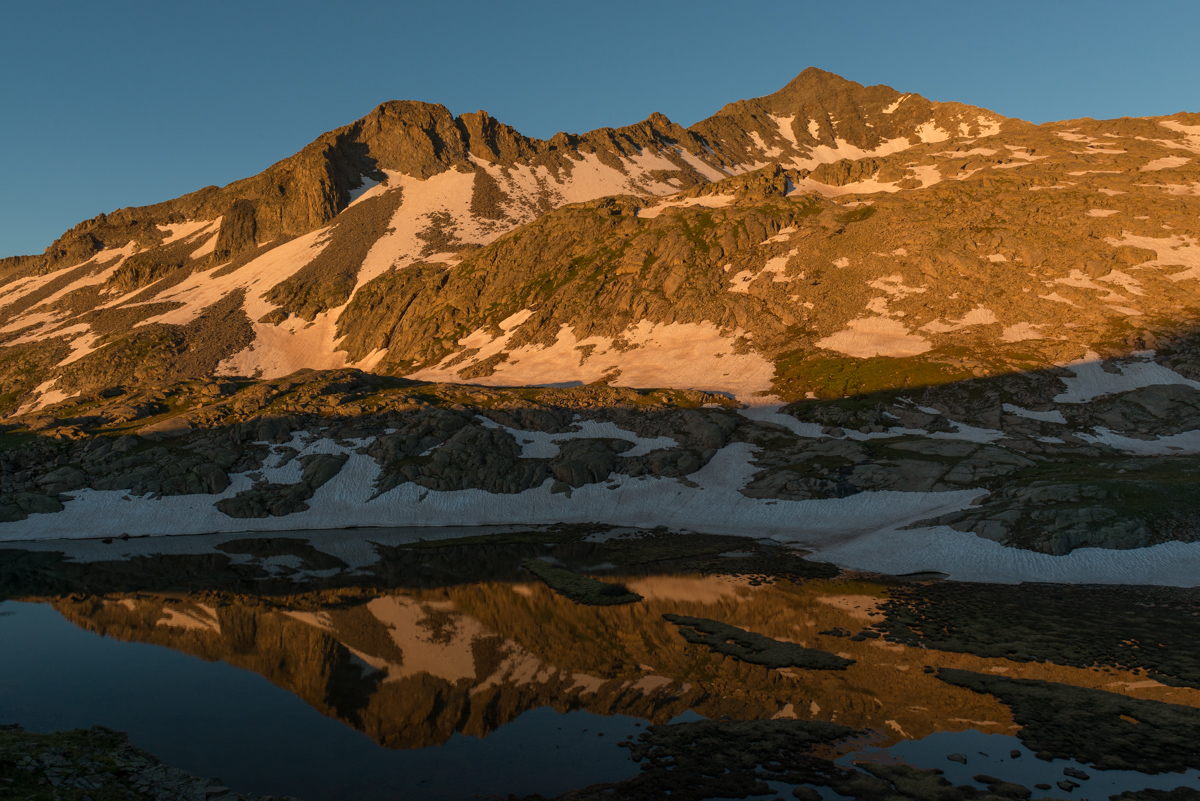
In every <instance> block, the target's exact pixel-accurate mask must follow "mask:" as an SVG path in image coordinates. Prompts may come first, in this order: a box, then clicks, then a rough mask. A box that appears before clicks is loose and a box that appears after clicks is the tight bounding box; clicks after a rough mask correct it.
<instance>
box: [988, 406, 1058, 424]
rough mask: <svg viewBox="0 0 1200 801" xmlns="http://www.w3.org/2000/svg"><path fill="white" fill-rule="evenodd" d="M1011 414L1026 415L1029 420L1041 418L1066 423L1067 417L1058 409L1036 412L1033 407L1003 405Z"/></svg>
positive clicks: (1046, 420)
mask: <svg viewBox="0 0 1200 801" xmlns="http://www.w3.org/2000/svg"><path fill="white" fill-rule="evenodd" d="M1002 408H1003V409H1004V411H1006V412H1008V413H1009V414H1015V415H1016V416H1017V417H1024V418H1026V419H1027V420H1040V421H1042V422H1043V423H1061V424H1064V425H1065V424H1066V422H1067V418H1065V417H1063V413H1062V412H1060V411H1059V410H1058V409H1053V410H1051V411H1049V412H1035V411H1033V410H1032V409H1026V408H1024V407H1022V406H1014V405H1013V404H1011V403H1006V404H1004V405H1003V407H1002Z"/></svg>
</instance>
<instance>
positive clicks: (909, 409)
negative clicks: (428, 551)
mask: <svg viewBox="0 0 1200 801" xmlns="http://www.w3.org/2000/svg"><path fill="white" fill-rule="evenodd" d="M1197 155H1200V115H1187V114H1181V115H1176V116H1173V117H1166V118H1125V119H1121V120H1108V121H1104V120H1101V121H1072V122H1063V123H1047V124H1043V125H1033V124H1031V123H1027V122H1023V121H1020V120H1012V119H1008V118H1003V117H1000V116H999V115H995V114H993V113H991V112H989V111H986V110H985V109H980V108H976V107H973V106H968V105H963V104H958V103H934V102H931V101H928V100H925V99H924V98H921V97H919V96H917V95H911V94H905V93H901V92H899V91H897V90H894V89H891V88H889V87H884V86H875V87H863V86H861V85H859V84H855V83H853V82H849V81H845V80H844V79H841V78H838V77H837V76H833V75H831V74H829V73H824V72H822V71H820V70H806V71H805V72H804V73H801V75H799V76H797V78H796V79H795V80H793V81H792V82H790V83H789V84H788V85H787V86H785V87H784V88H783V89H781V90H780V91H778V92H776V93H773V94H771V95H767V96H764V97H762V98H752V99H749V100H743V101H737V102H735V103H732V104H729V105H727V106H725V107H723V108H722V109H721V110H719V111H718V112H717V113H716V114H714V115H713V116H711V117H709V118H708V119H706V120H702V121H700V122H698V123H696V124H695V125H692V126H690V127H688V128H683V127H681V126H678V125H675V124H674V123H672V122H670V121H669V120H668V119H667V118H665V117H663V116H661V115H651V116H650V117H649V118H647V120H645V121H643V122H641V123H636V124H634V125H631V126H625V127H622V128H602V129H598V130H596V131H592V132H589V133H586V134H580V135H572V134H566V133H560V134H556V135H555V136H554V137H552V138H551V139H549V140H536V139H531V138H527V137H523V136H522V135H521V134H519V133H518V132H516V131H515V130H514V129H512V128H510V127H508V126H506V125H504V124H503V123H500V122H498V121H496V120H494V119H493V118H491V117H490V116H489V115H487V114H486V113H484V112H475V113H474V114H465V115H459V116H458V117H454V116H452V115H451V114H450V112H449V111H448V110H446V109H445V108H444V107H441V106H436V105H433V104H425V103H416V102H409V101H397V102H389V103H386V104H382V105H381V106H379V107H377V108H376V109H375V110H373V111H372V112H371V113H370V114H368V115H366V116H365V117H363V118H361V119H360V120H358V121H355V122H354V123H352V124H351V125H349V126H344V127H343V128H339V129H337V130H335V131H331V132H329V133H327V134H325V135H323V136H322V137H319V138H318V139H317V140H316V141H314V142H313V143H311V144H310V145H308V146H306V147H305V148H304V149H302V150H301V151H300V152H299V153H297V154H294V155H293V156H291V157H289V158H288V159H284V160H282V161H280V162H278V163H277V164H275V165H273V166H272V167H270V168H268V170H267V171H265V172H263V173H261V174H260V175H258V176H252V177H251V178H247V179H244V180H243V181H240V182H234V183H232V184H229V185H227V186H226V187H223V188H208V189H203V190H200V191H198V192H197V193H193V194H191V195H186V196H184V197H183V198H180V199H178V200H177V201H171V202H169V203H167V204H159V205H158V206H152V207H147V208H146V209H130V210H122V211H120V212H114V213H113V214H110V215H107V216H104V217H103V218H96V219H95V220H92V221H89V222H87V223H82V224H80V226H77V227H76V229H74V230H73V232H72V233H71V234H70V235H68V236H66V237H64V238H63V239H62V240H60V241H59V242H58V243H56V244H55V245H54V246H52V247H51V248H50V249H48V251H47V254H44V255H43V256H42V257H21V258H17V259H8V260H4V261H3V262H0V354H3V357H2V358H0V413H3V414H5V415H7V421H6V422H5V423H4V425H5V427H6V428H7V429H8V430H9V432H10V434H9V435H6V436H11V438H12V440H11V441H12V442H13V443H15V445H14V447H21V448H31V449H32V450H31V451H30V454H31V455H30V456H29V457H28V458H25V457H22V458H20V459H18V458H16V457H15V456H14V457H12V459H10V460H9V461H8V462H3V461H2V460H0V467H3V466H4V465H8V467H4V473H3V474H2V475H0V485H2V486H3V487H4V489H5V492H7V493H9V496H7V497H6V500H4V501H2V502H0V518H4V519H8V520H10V521H11V522H10V523H0V535H4V536H7V535H6V534H5V530H4V527H5V526H9V527H11V529H10V530H11V531H12V532H13V535H14V536H20V534H19V532H21V531H31V532H43V533H44V535H48V534H49V533H50V532H54V533H55V535H56V536H57V535H65V534H69V533H70V532H71V531H72V530H73V527H84V526H85V525H93V529H92V530H99V529H96V528H95V527H94V526H95V524H92V523H85V520H95V519H96V514H99V515H100V516H101V517H105V518H106V522H105V523H104V525H103V526H102V527H101V528H103V530H104V531H108V530H109V529H108V528H107V527H108V526H117V527H119V529H120V530H115V533H116V534H119V533H121V531H126V532H128V531H130V530H131V529H132V530H136V531H148V530H155V529H158V528H161V527H163V526H168V527H174V528H173V529H172V530H177V529H180V527H183V528H184V529H186V530H187V531H189V532H197V531H205V530H212V531H223V530H228V529H229V527H230V526H233V527H243V526H250V527H251V528H253V529H254V530H275V529H279V528H280V527H285V528H286V527H292V528H296V527H299V528H306V527H314V528H320V527H327V526H330V525H344V524H345V523H346V522H347V521H357V523H358V524H361V525H383V524H385V523H384V522H383V521H388V520H393V521H394V520H396V519H402V520H410V521H413V524H414V525H445V524H448V523H451V522H453V523H454V524H478V523H482V522H504V521H505V520H507V518H505V517H504V515H511V514H516V513H517V512H516V511H514V510H517V509H521V510H524V511H523V512H521V513H522V514H528V515H533V516H535V517H537V519H545V520H551V521H552V520H558V521H568V520H577V519H579V520H584V519H586V520H593V519H597V518H595V517H593V516H595V515H599V516H600V517H602V518H604V519H606V520H609V522H613V523H614V524H618V523H619V524H621V525H626V524H637V525H642V524H644V523H646V520H644V519H643V518H642V517H641V516H642V515H648V516H649V518H648V519H653V520H655V521H658V522H661V523H662V524H663V525H668V526H677V527H683V528H696V527H698V526H699V525H701V521H703V525H709V526H713V527H716V528H719V529H721V530H723V531H727V532H729V533H744V532H747V531H750V530H753V531H757V532H760V534H761V533H762V532H767V533H770V534H771V536H777V537H781V538H784V540H783V541H788V542H796V543H801V544H804V545H805V547H810V548H816V549H821V548H825V549H830V548H832V549H833V551H830V552H831V553H840V554H842V557H839V558H842V559H843V562H844V563H845V564H848V565H849V564H853V565H857V566H873V567H872V569H877V568H878V566H879V559H880V558H883V557H882V556H881V554H887V555H888V556H887V559H890V560H893V563H895V564H899V563H901V562H903V563H905V564H909V566H910V567H911V568H912V569H913V570H923V569H932V568H931V567H930V566H929V564H926V563H924V562H921V563H920V564H910V562H911V560H913V559H916V560H918V561H919V560H921V559H925V558H930V559H933V558H934V557H932V556H929V557H926V556H925V554H926V553H927V552H926V551H924V550H920V549H918V550H917V551H914V552H913V554H915V555H910V554H909V553H908V552H898V551H897V550H896V547H897V546H896V543H897V542H898V541H899V540H897V539H896V538H897V537H901V536H903V538H907V540H911V541H913V542H916V541H918V540H920V539H921V538H922V537H925V538H933V539H928V540H927V541H928V542H936V543H942V545H938V546H937V547H938V548H942V547H943V546H944V548H945V550H942V551H937V553H941V554H949V553H952V552H956V551H955V550H954V549H955V548H960V549H961V548H965V549H967V551H969V552H971V553H973V554H975V556H972V557H970V558H969V559H967V561H966V562H956V563H955V565H956V566H954V567H953V568H949V567H948V568H947V570H946V571H945V572H950V573H953V572H955V571H958V573H959V574H963V575H979V573H978V570H979V568H977V567H971V566H970V565H975V564H977V562H973V561H971V560H982V562H983V563H987V564H989V565H990V567H989V568H988V570H990V571H991V573H992V574H995V573H997V572H999V573H1003V574H1004V575H1010V576H1015V577H1024V578H1030V577H1042V578H1045V577H1046V576H1053V575H1059V573H1058V572H1057V571H1060V570H1065V569H1067V568H1063V567H1059V566H1056V565H1060V564H1065V563H1054V562H1045V563H1043V562H1036V561H1035V562H1027V563H1026V562H1019V561H1017V562H1008V561H1005V560H1006V559H1008V558H1009V557H1008V556H1007V555H997V554H996V553H995V552H993V551H990V550H987V548H988V547H990V546H991V545H992V544H994V543H1002V544H1004V545H1006V546H1009V548H1010V549H1028V550H1034V551H1041V552H1042V553H1043V554H1059V555H1062V554H1067V553H1073V552H1074V551H1075V550H1076V549H1080V548H1082V547H1083V546H1091V547H1098V548H1117V549H1132V550H1135V551H1137V552H1138V553H1139V554H1140V553H1141V552H1142V550H1144V549H1153V548H1155V547H1160V546H1161V545H1164V544H1174V546H1179V547H1183V546H1182V545H1181V543H1192V542H1193V541H1195V540H1197V539H1198V538H1200V527H1198V522H1197V518H1196V514H1195V512H1194V506H1193V504H1194V503H1195V502H1196V501H1195V499H1194V498H1193V497H1192V493H1191V491H1190V490H1188V489H1186V486H1184V487H1183V488H1181V485H1180V484H1179V481H1180V478H1179V477H1180V476H1184V477H1186V476H1190V475H1193V473H1194V471H1195V470H1196V469H1197V468H1196V465H1195V464H1194V461H1195V455H1196V454H1200V439H1198V437H1197V434H1198V432H1200V334H1198V333H1197V330H1198V327H1200V284H1198V283H1197V282H1198V281H1200V228H1198V226H1197V223H1196V220H1197V219H1198V218H1200V164H1198V163H1197V159H1196V156H1197ZM172 203H174V204H175V205H171V204H172ZM147 209H148V210H147ZM217 212H220V213H219V214H218V213H217ZM347 416H349V417H350V418H353V420H355V421H357V422H348V421H347V420H346V419H345V418H346V417H347ZM584 431H590V432H592V435H586V436H585V435H583V433H582V432H584ZM601 432H602V433H601ZM632 432H636V435H635V434H634V433H632ZM576 434H578V435H579V436H578V437H576V436H575V435H576ZM567 435H570V437H569V438H571V439H580V440H582V441H581V442H580V443H574V442H572V444H570V445H569V447H568V446H567V445H558V444H554V445H551V444H550V442H546V441H543V440H544V437H546V436H551V437H559V436H567ZM123 437H133V439H131V440H124V441H125V442H126V443H127V444H128V443H136V444H130V445H129V447H132V448H134V449H135V450H134V451H133V452H132V453H131V454H126V452H125V451H119V452H118V451H116V450H114V449H113V448H114V446H113V443H112V440H113V439H114V438H123ZM631 437H632V438H631ZM554 441H555V442H557V440H554ZM647 442H654V443H657V444H656V445H655V446H654V447H653V448H650V450H648V451H645V452H643V451H642V450H640V449H642V448H643V447H650V446H648V445H645V443H647ZM154 443H163V444H154ZM354 443H358V444H354ZM530 443H533V444H530ZM538 443H541V444H538ZM671 443H673V444H671ZM35 444H36V445H37V447H34V445H35ZM123 447H125V446H123ZM43 450H44V452H43ZM289 454H290V455H289ZM634 454H636V455H634ZM335 456H336V457H337V458H333V457H335ZM342 456H344V457H346V458H345V459H342V458H341V457H342ZM297 459H299V460H300V461H296V460H297ZM1160 463H1162V464H1169V465H1171V468H1170V470H1165V471H1164V470H1160V469H1159V468H1158V467H1157V465H1158V464H1160ZM289 465H290V466H289ZM301 465H302V466H303V467H302V468H301ZM1060 465H1068V467H1060ZM10 468H11V469H10ZM169 470H174V471H182V472H179V473H178V474H176V473H170V474H169V475H170V477H169V478H164V477H163V476H162V475H159V473H160V472H162V471H169ZM1131 471H1132V472H1131ZM331 476H332V478H331ZM355 476H357V478H355ZM1117 476H1120V477H1119V478H1118V477H1117ZM646 482H649V483H646ZM608 490H612V491H613V494H611V495H610V494H608ZM121 493H125V494H124V495H122V494H121ZM472 493H478V494H477V495H473V494H472ZM572 494H573V495H572ZM123 497H127V498H129V499H130V500H131V501H132V502H133V505H132V506H125V505H123V502H122V503H117V501H121V499H122V498H123ZM572 497H573V498H574V499H573V500H571V499H572ZM427 498H428V499H430V500H428V501H427V500H426V499H427ZM604 499H610V500H615V499H625V500H623V501H621V502H619V503H612V502H609V503H606V502H605V500H604ZM10 501H11V502H10ZM714 503H717V504H718V505H719V506H720V507H721V508H720V510H716V511H715V510H714V508H713V506H712V505H713V504H714ZM477 504H483V506H477ZM512 504H516V505H515V506H513V505H512ZM839 504H840V505H841V506H839ZM880 504H884V505H885V506H880ZM888 504H890V506H887V505H888ZM834 508H843V509H845V510H847V511H846V512H845V521H846V522H835V520H834V518H833V517H830V516H829V515H830V512H829V510H831V509H834ZM89 509H93V510H104V511H101V512H97V513H96V514H93V515H92V516H91V517H88V512H87V510H89ZM172 510H174V511H172ZM889 510H890V511H889ZM718 511H719V513H718ZM81 515H82V516H81ZM164 515H165V517H164ZM497 516H499V517H497ZM109 517H111V519H108V518H109ZM183 518H187V519H186V520H184V519H183ZM164 521H165V522H164ZM821 521H824V522H821ZM900 526H904V527H907V528H904V529H903V531H904V532H908V533H904V534H903V535H901V534H900V533H898V532H900V531H901V529H900V528H898V527H900ZM238 530H242V529H241V528H238ZM836 532H842V534H845V533H846V532H851V533H853V534H854V536H856V537H858V536H862V537H864V538H865V539H863V540H862V542H864V543H865V542H868V541H871V542H881V543H883V544H882V545H881V546H880V547H879V548H877V549H875V550H873V551H869V552H868V551H856V550H854V549H853V548H852V547H851V546H849V545H847V544H845V543H840V544H839V542H836V540H837V537H838V536H842V534H837V533H836ZM913 532H915V533H913ZM39 536H41V535H39ZM963 536H966V537H970V538H976V539H979V540H980V541H981V542H983V543H986V544H985V545H981V544H978V543H974V542H970V541H969V540H968V541H964V540H963V539H962V537H963ZM872 538H874V539H872ZM880 538H882V539H880ZM938 538H941V539H938ZM948 543H953V544H954V545H953V547H951V545H949V544H948ZM931 547H932V546H931ZM1188 547H1190V546H1188ZM839 549H840V550H839ZM979 549H983V550H979ZM935 550H936V549H935ZM1155 553H1159V552H1155ZM1166 553H1167V552H1166V551H1162V552H1161V554H1162V555H1163V557H1162V558H1168V557H1167V556H1165V554H1166ZM1187 553H1191V551H1187ZM830 558H833V557H832V556H831V557H830ZM937 558H942V557H937ZM947 558H948V557H947ZM1048 558H1049V557H1048ZM1088 558H1091V557H1088ZM1137 558H1141V557H1140V556H1139V557H1137ZM1147 558H1149V557H1147ZM1154 558H1155V559H1157V558H1159V557H1154ZM1169 558H1170V559H1173V560H1175V561H1174V562H1173V563H1172V565H1171V566H1170V567H1169V568H1168V567H1163V570H1162V571H1160V573H1161V575H1167V574H1169V575H1172V576H1174V575H1176V573H1177V569H1178V566H1179V565H1183V564H1190V562H1188V561H1187V560H1188V559H1191V558H1192V557H1190V556H1188V557H1186V558H1183V557H1178V558H1177V557H1175V556H1171V557H1169ZM1079 559H1080V560H1081V561H1077V562H1072V563H1071V564H1076V565H1077V567H1075V568H1070V570H1075V571H1076V572H1074V573H1070V575H1090V576H1093V577H1094V576H1107V577H1111V576H1113V575H1117V574H1118V573H1119V572H1120V570H1122V569H1125V568H1118V567H1116V566H1117V565H1121V564H1124V563H1123V562H1121V557H1119V556H1096V557H1095V559H1097V560H1100V561H1098V562H1088V561H1087V560H1086V559H1084V558H1083V557H1080V558H1079ZM1180 559H1182V561H1180ZM905 560H909V561H905ZM1106 560H1107V561H1106ZM964 564H966V565H967V567H964V566H963V565H964ZM1139 564H1141V567H1139V569H1144V568H1145V565H1148V564H1154V562H1153V561H1149V562H1144V563H1139ZM972 571H976V572H972ZM1089 571H1090V572H1089ZM1105 580H1107V579H1105ZM1172 580H1174V579H1172Z"/></svg>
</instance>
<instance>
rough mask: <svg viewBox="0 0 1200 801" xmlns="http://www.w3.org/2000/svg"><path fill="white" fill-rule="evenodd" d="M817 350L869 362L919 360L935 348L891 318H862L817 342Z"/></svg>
mask: <svg viewBox="0 0 1200 801" xmlns="http://www.w3.org/2000/svg"><path fill="white" fill-rule="evenodd" d="M816 344H817V347H818V348H825V349H826V350H832V351H837V352H838V353H842V354H845V355H846V356H853V357H855V358H859V359H868V358H870V357H872V356H896V357H905V356H916V355H918V354H921V353H925V352H926V351H928V350H930V348H931V347H932V346H931V345H930V344H929V341H928V340H926V339H924V338H923V337H921V336H918V335H916V334H912V333H910V332H909V330H908V329H907V328H905V327H904V324H903V323H901V322H900V321H899V320H893V319H891V318H888V317H863V318H859V319H857V320H851V321H850V322H849V323H847V324H846V329H845V330H843V331H839V332H837V333H836V334H833V335H831V336H828V337H825V338H824V339H820V340H817V343H816Z"/></svg>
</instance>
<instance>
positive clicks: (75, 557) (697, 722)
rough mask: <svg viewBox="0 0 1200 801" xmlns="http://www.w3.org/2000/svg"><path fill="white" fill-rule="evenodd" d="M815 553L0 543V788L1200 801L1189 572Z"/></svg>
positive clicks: (566, 535)
mask: <svg viewBox="0 0 1200 801" xmlns="http://www.w3.org/2000/svg"><path fill="white" fill-rule="evenodd" d="M805 556H806V555H805V554H804V553H802V552H794V551H790V550H787V549H784V548H781V547H780V546H779V545H777V544H775V543H772V542H771V541H769V540H762V541H755V540H753V539H747V538H742V537H727V536H718V535H705V534H696V533H688V534H681V533H676V532H671V531H667V530H664V529H657V530H653V531H642V530H633V529H610V528H607V527H601V526H570V527H567V526H564V527H538V528H522V527H519V526H512V527H505V528H471V529H436V530H435V529H358V530H343V531H324V532H292V533H283V534H272V535H269V536H262V535H254V536H250V535H230V534H223V535H210V536H196V537H146V538H133V539H120V538H118V539H108V540H95V539H80V540H70V541H42V542H29V543H22V542H9V543H2V544H0V644H2V647H0V798H14V799H15V798H21V799H26V798H29V799H42V798H45V799H50V798H64V799H80V800H82V799H84V798H88V799H92V801H105V800H106V799H118V798H198V799H231V798H239V797H242V798H251V797H260V796H274V797H293V798H297V799H302V801H333V800H334V799H339V800H340V799H362V801H386V800H389V799H475V798H558V797H565V798H569V799H653V798H665V797H669V798H672V799H686V800H688V801H700V800H701V799H720V798H764V799H777V798H779V799H789V798H798V799H802V801H815V800H816V799H862V800H864V801H865V800H867V799H893V800H895V799H946V800H947V801H953V800H955V799H1024V798H1070V799H1080V798H1083V799H1092V800H1093V801H1095V800H1096V799H1108V798H1121V799H1128V800H1130V801H1132V800H1133V799H1168V800H1169V801H1186V800H1187V799H1196V798H1200V646H1198V645H1197V644H1198V643H1200V590H1193V589H1178V588H1169V587H1130V586H1077V585H1070V586H1069V585H1051V584H1023V585H994V584H970V583H956V582H949V581H946V580H944V579H942V578H941V577H939V576H936V575H930V574H922V575H911V576H903V577H895V576H880V575H865V574H856V573H850V572H846V571H840V570H839V569H838V568H836V567H834V566H833V565H830V564H827V563H822V562H819V561H814V560H813V559H808V558H805ZM160 760H161V762H160Z"/></svg>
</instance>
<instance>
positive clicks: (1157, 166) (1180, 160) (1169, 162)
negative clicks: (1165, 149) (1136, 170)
mask: <svg viewBox="0 0 1200 801" xmlns="http://www.w3.org/2000/svg"><path fill="white" fill-rule="evenodd" d="M1190 161H1191V159H1189V158H1187V157H1186V156H1164V157H1162V158H1161V159H1154V160H1153V161H1151V162H1149V163H1147V164H1146V165H1145V166H1144V167H1142V172H1155V171H1157V170H1170V169H1174V168H1175V167H1182V166H1183V165H1184V164H1187V163H1188V162H1190Z"/></svg>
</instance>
